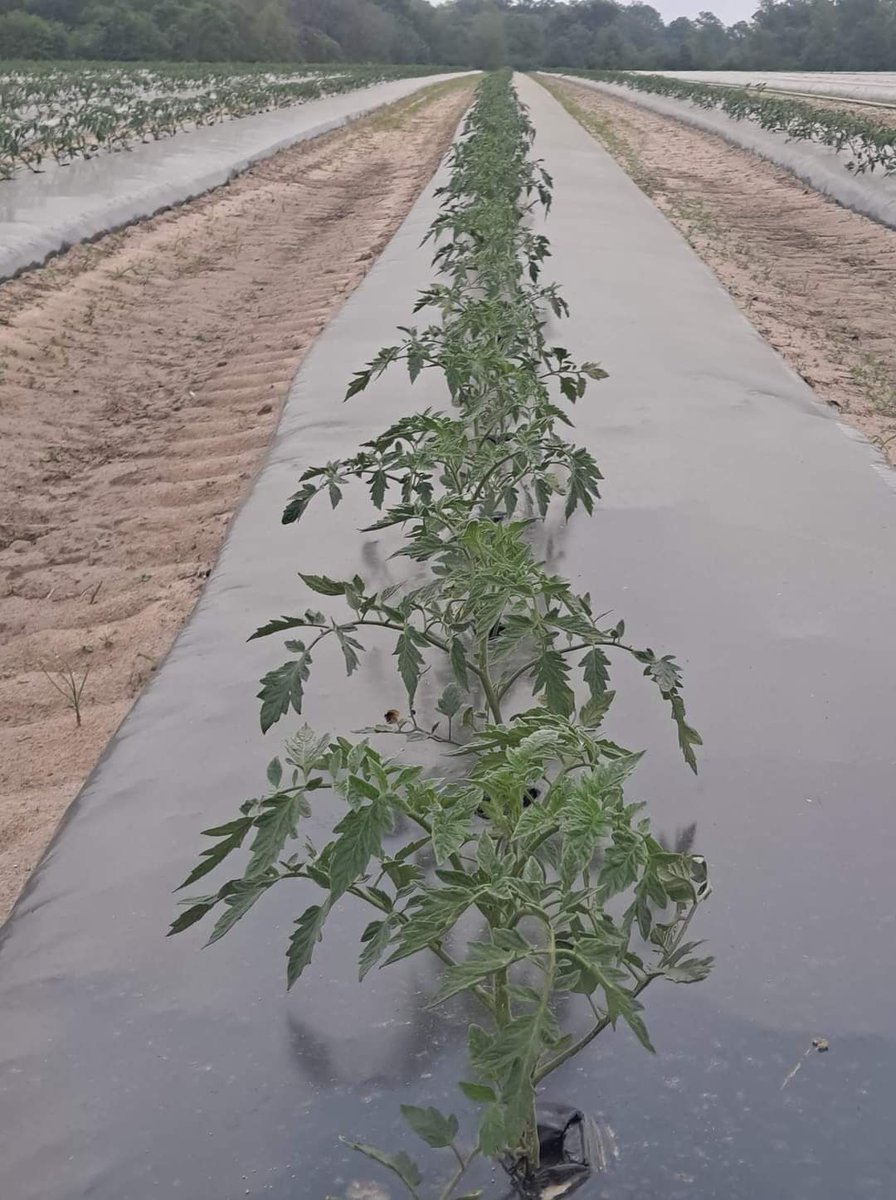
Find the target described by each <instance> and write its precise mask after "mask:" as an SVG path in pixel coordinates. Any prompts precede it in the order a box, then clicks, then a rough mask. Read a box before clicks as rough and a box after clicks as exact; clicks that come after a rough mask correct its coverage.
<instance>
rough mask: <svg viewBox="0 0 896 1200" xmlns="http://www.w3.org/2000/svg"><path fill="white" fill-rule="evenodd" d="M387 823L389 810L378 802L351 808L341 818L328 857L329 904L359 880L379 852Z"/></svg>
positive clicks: (388, 825) (388, 822) (389, 824)
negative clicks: (335, 838) (336, 835)
mask: <svg viewBox="0 0 896 1200" xmlns="http://www.w3.org/2000/svg"><path fill="white" fill-rule="evenodd" d="M390 826H391V817H390V813H389V809H388V807H386V806H385V805H383V804H382V803H379V802H375V803H373V804H367V805H365V806H364V807H363V808H355V809H352V810H351V812H348V813H346V815H345V816H344V817H343V818H342V820H341V821H340V822H339V824H338V825H337V826H336V829H335V832H336V833H337V834H339V837H338V838H337V840H336V841H335V842H333V843H332V850H331V853H330V859H329V866H330V903H331V904H333V903H335V902H336V900H338V899H339V897H340V896H342V895H343V894H344V893H345V892H346V891H347V889H348V888H350V887H351V886H352V884H354V883H356V882H357V881H358V879H359V878H360V877H361V876H362V875H363V874H364V872H365V871H366V870H367V864H368V863H369V862H370V859H371V857H372V856H373V855H375V854H382V841H383V834H384V833H386V832H387V831H388V829H389V828H390Z"/></svg>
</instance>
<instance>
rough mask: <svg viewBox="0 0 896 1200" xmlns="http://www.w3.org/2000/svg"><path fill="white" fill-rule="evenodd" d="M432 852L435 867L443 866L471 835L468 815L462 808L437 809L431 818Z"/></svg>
mask: <svg viewBox="0 0 896 1200" xmlns="http://www.w3.org/2000/svg"><path fill="white" fill-rule="evenodd" d="M431 830H432V851H433V855H434V857H435V860H436V866H439V867H441V866H443V865H444V864H445V863H446V862H447V861H448V859H449V858H450V857H451V856H452V854H456V853H457V851H458V850H459V849H460V848H461V846H462V845H463V844H464V841H465V840H466V839H467V837H469V836H470V835H471V830H470V814H469V813H468V812H466V811H465V810H464V809H463V808H460V809H458V808H453V807H452V808H444V807H441V808H437V809H436V810H435V812H434V813H433V816H432V822H431Z"/></svg>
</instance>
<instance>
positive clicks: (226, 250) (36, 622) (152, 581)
mask: <svg viewBox="0 0 896 1200" xmlns="http://www.w3.org/2000/svg"><path fill="white" fill-rule="evenodd" d="M472 86H473V85H472V83H470V82H469V81H462V82H461V81H458V82H457V83H450V84H445V85H439V86H436V87H435V88H432V89H427V90H426V91H425V92H423V93H418V94H417V95H415V96H413V97H411V98H409V99H407V100H404V101H401V102H400V103H398V104H396V105H393V106H391V107H390V108H389V109H387V110H384V111H383V112H382V113H379V114H375V115H373V116H371V117H368V118H366V119H365V120H363V121H361V122H359V123H357V124H355V125H353V126H351V127H350V128H349V129H346V130H341V131H339V132H336V133H334V134H330V135H328V136H327V137H325V138H321V139H317V140H315V141H313V142H306V143H304V144H303V145H299V146H296V147H293V148H291V149H289V150H286V151H284V152H283V153H281V154H279V155H277V156H276V157H274V158H272V159H269V160H267V161H266V162H264V163H261V164H259V165H258V166H256V167H254V168H253V169H252V170H250V171H249V172H247V173H246V174H245V175H242V176H240V178H239V179H237V180H236V181H235V182H233V183H232V184H231V185H229V186H228V187H225V188H220V189H218V190H216V191H214V192H211V193H209V194H208V195H207V196H205V197H202V198H200V199H199V200H197V201H195V202H193V203H191V204H189V205H185V206H184V207H182V208H178V209H176V210H173V211H171V212H169V213H166V214H163V215H161V216H159V217H156V218H153V219H152V220H150V221H146V222H143V223H141V224H139V225H135V226H133V227H131V228H130V229H127V230H124V231H122V232H120V233H116V234H111V235H109V236H108V237H106V238H103V239H102V240H101V241H99V242H97V243H95V244H93V245H90V246H81V247H76V248H74V249H72V250H71V251H69V252H68V253H67V254H65V255H63V256H61V257H59V258H57V259H54V260H53V261H52V262H51V264H50V265H49V266H47V267H45V268H43V269H42V270H39V271H34V272H31V273H29V274H28V275H25V276H23V277H21V278H20V279H18V280H14V281H12V282H10V283H7V284H5V285H3V286H0V919H2V916H3V915H4V913H5V912H6V911H7V910H8V908H9V906H10V904H11V903H12V901H13V900H14V898H15V896H16V895H17V894H18V891H19V889H20V888H21V886H22V884H23V883H24V881H25V878H26V877H27V874H28V872H29V871H30V870H31V868H32V867H33V866H34V864H35V862H36V861H37V859H38V857H39V856H40V853H41V851H42V850H43V848H44V846H45V845H46V843H47V840H48V838H49V837H50V835H51V834H52V832H53V830H54V829H55V827H56V824H57V823H58V821H59V818H60V816H61V815H62V813H63V812H64V811H65V809H66V807H67V806H68V804H69V803H70V801H71V800H72V798H73V797H74V795H75V794H76V792H77V791H78V789H79V787H80V786H81V784H82V783H83V781H84V779H85V777H86V775H87V774H88V772H89V771H90V769H91V767H92V766H93V764H94V763H95V761H96V759H97V757H98V756H99V754H100V752H101V751H102V749H103V747H104V746H105V744H106V742H107V740H108V738H109V737H110V735H111V734H112V732H113V731H114V730H115V728H116V726H117V725H118V724H119V722H120V721H121V719H122V717H123V716H124V715H125V713H126V712H127V710H128V708H129V707H130V705H131V704H132V703H133V701H134V698H135V697H136V695H137V694H138V693H139V691H140V689H141V688H142V686H143V685H144V683H145V682H146V680H147V679H148V678H149V677H150V675H151V674H152V672H153V671H154V670H155V669H156V667H157V665H158V664H159V662H160V661H161V659H162V657H163V656H164V654H165V653H166V651H167V650H168V648H169V646H170V644H171V642H172V640H173V639H174V636H175V634H176V633H177V631H178V630H179V628H180V627H181V625H182V624H183V622H184V620H185V618H186V617H187V615H188V613H189V611H190V609H191V608H192V606H193V603H194V601H195V600H196V597H197V595H198V593H199V591H200V589H201V587H202V583H203V580H204V579H205V578H206V576H207V575H208V573H209V570H210V567H211V565H212V563H213V562H214V559H215V556H216V554H217V552H218V549H219V547H220V544H221V541H222V538H223V535H224V533H225V531H226V528H227V524H228V521H229V520H230V517H231V515H232V513H233V511H234V509H235V508H236V507H237V505H238V504H239V502H240V500H241V498H242V496H243V495H244V493H245V491H246V490H247V488H248V486H249V482H250V480H251V478H252V476H253V474H254V472H255V470H256V468H257V467H258V466H259V464H260V461H261V459H262V457H263V455H264V452H265V449H266V447H267V445H268V442H269V440H270V437H271V434H272V432H273V430H274V427H275V426H276V423H277V420H278V416H279V412H280V409H281V406H282V404H283V401H284V400H285V398H286V394H287V391H288V388H289V385H290V382H291V380H292V378H293V375H294V374H295V371H296V369H297V367H298V365H299V363H300V362H301V360H302V357H303V356H304V354H305V353H306V351H307V350H308V347H309V346H310V344H311V342H312V341H313V339H314V337H315V335H316V334H317V333H318V332H319V331H320V330H321V329H322V328H323V326H324V325H325V324H326V322H327V321H328V320H329V318H330V317H331V316H332V315H333V313H334V312H335V311H336V310H337V309H338V308H339V306H340V305H341V304H342V303H343V301H344V299H345V298H346V296H347V295H348V294H349V293H351V292H352V291H353V290H354V288H355V287H357V285H358V284H359V282H360V281H361V279H362V278H363V276H364V275H365V273H366V272H367V270H368V269H369V267H370V265H371V264H372V262H373V261H374V260H375V258H376V256H377V254H378V253H379V251H380V250H381V249H382V248H383V246H384V245H385V244H386V242H387V241H388V240H389V238H390V237H391V236H392V234H393V232H394V231H395V229H396V227H397V226H398V224H399V223H400V221H401V220H402V218H403V217H404V216H405V214H406V213H407V211H408V209H409V208H410V207H411V205H412V203H413V201H414V200H415V199H416V197H417V195H418V193H419V192H420V191H421V189H422V188H423V186H424V185H425V183H426V182H427V181H428V180H429V178H430V177H431V175H432V173H433V171H434V169H435V167H436V165H437V164H438V161H439V159H440V157H441V156H442V154H443V153H444V151H445V150H446V148H447V146H448V143H449V141H450V139H451V136H452V134H453V132H454V129H455V128H456V125H457V123H458V121H459V120H460V117H461V115H462V113H463V110H464V108H465V107H466V105H467V104H468V103H469V99H470V95H471V92H472ZM356 365H357V364H352V363H347V364H346V372H347V374H348V373H349V371H350V368H352V367H353V366H356ZM69 673H70V675H69ZM85 675H86V682H84V684H83V695H82V697H81V724H80V726H78V725H77V724H76V719H75V713H74V712H73V710H72V709H71V708H70V707H69V706H68V703H67V697H66V695H65V694H64V693H65V692H66V690H67V688H68V687H70V686H72V685H73V686H74V687H75V688H76V689H77V687H78V686H79V685H80V684H81V683H82V681H84V679H85ZM67 679H69V680H70V682H69V683H68V684H67V683H66V680H67ZM60 689H61V690H60Z"/></svg>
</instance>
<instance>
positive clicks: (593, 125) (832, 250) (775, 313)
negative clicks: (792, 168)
mask: <svg viewBox="0 0 896 1200" xmlns="http://www.w3.org/2000/svg"><path fill="white" fill-rule="evenodd" d="M539 82H541V83H543V84H544V85H545V86H546V87H547V88H548V90H549V91H551V92H552V93H553V94H554V95H555V96H556V97H557V98H558V99H559V100H560V101H561V102H562V103H563V104H565V106H566V107H567V109H568V110H569V111H570V113H571V114H572V115H573V116H575V117H576V118H577V119H578V120H579V121H580V122H581V123H582V124H583V125H584V126H585V128H586V129H588V130H589V132H590V133H592V134H593V135H594V136H595V137H596V138H598V140H599V141H601V142H602V144H603V145H604V147H605V148H606V149H607V150H608V151H609V153H610V154H612V155H613V156H614V158H616V159H617V161H618V162H619V163H620V165H621V166H622V167H623V168H624V169H625V170H626V171H627V172H628V174H629V175H630V176H631V177H632V178H633V179H634V181H635V182H636V183H637V184H638V186H639V187H640V188H641V189H642V191H644V192H645V193H646V194H647V195H648V196H649V197H650V198H651V199H652V200H653V202H654V203H655V204H656V206H657V207H658V208H659V209H660V210H661V212H663V213H664V214H665V216H666V217H668V219H669V220H670V221H671V222H672V223H673V224H674V225H675V226H676V228H678V229H679V230H680V231H681V233H682V234H683V235H684V237H685V238H686V239H687V240H688V242H689V243H690V244H691V246H692V247H693V248H694V250H695V251H696V252H697V254H699V255H700V257H701V258H702V259H703V261H704V262H705V263H706V264H707V265H708V266H709V267H710V268H711V269H712V270H713V271H714V273H715V274H716V276H717V277H718V279H719V281H720V282H721V283H722V284H723V285H724V286H725V287H726V288H727V290H728V291H729V292H730V293H731V295H732V296H733V298H734V300H735V301H736V303H737V304H738V306H739V307H740V308H741V309H742V311H743V312H744V314H745V315H746V316H747V317H748V319H749V320H750V322H751V323H752V324H753V325H754V326H755V328H756V329H758V330H759V332H760V333H761V334H762V335H763V337H764V338H765V339H766V340H767V341H768V342H770V343H771V345H772V346H774V347H775V349H776V350H777V351H778V352H779V354H781V356H782V357H783V358H784V359H785V360H786V361H787V362H788V363H789V365H790V366H791V367H793V368H794V370H796V371H797V372H798V373H799V374H800V375H801V376H802V377H803V379H805V380H806V382H807V383H808V384H809V385H810V387H812V388H813V389H814V390H815V392H816V394H817V395H818V396H819V397H821V398H822V399H823V400H825V401H827V403H828V404H830V405H832V406H833V407H834V408H836V409H837V410H838V412H839V413H840V414H841V416H842V419H843V421H844V422H845V423H848V424H849V425H851V426H852V427H853V428H855V429H857V430H858V431H859V432H860V433H862V434H864V436H865V437H867V438H868V439H869V440H871V441H872V442H874V444H875V445H877V446H878V448H879V449H880V450H881V451H882V452H883V454H884V455H885V457H887V458H888V459H889V461H890V462H891V463H894V464H896V341H894V339H893V335H892V330H893V312H894V311H896V232H894V231H893V230H890V229H886V228H885V227H884V226H882V225H878V224H876V223H875V222H874V221H871V220H869V219H868V218H867V217H863V216H860V215H858V214H857V213H853V212H850V211H849V210H848V209H845V208H841V207H840V206H839V205H838V204H836V203H835V202H834V201H832V200H829V199H827V197H825V196H822V195H820V194H819V193H818V192H815V191H813V190H811V189H810V188H807V187H806V186H805V184H803V183H800V182H799V180H797V179H795V178H794V177H793V176H792V175H789V174H788V173H787V172H786V171H784V170H782V169H781V168H780V167H777V166H775V165H774V164H772V163H769V162H767V161H766V160H765V159H762V158H759V157H758V156H757V155H755V154H751V153H750V152H749V151H746V150H742V149H739V148H738V147H736V146H731V145H729V144H728V143H727V142H725V141H724V140H723V139H722V138H720V137H715V136H714V135H712V134H709V133H704V132H702V131H700V130H697V129H693V128H691V127H690V126H688V125H685V124H682V123H679V122H678V121H674V120H671V119H669V118H667V117H663V116H660V115H658V114H657V113H653V112H649V111H648V110H646V109H644V108H641V107H640V106H639V105H638V104H637V103H636V102H634V101H632V102H629V101H626V100H619V99H617V98H616V97H613V96H609V95H605V94H603V93H600V92H596V91H594V90H593V89H591V88H587V87H581V86H578V85H576V84H571V83H566V82H563V83H559V82H558V81H556V80H552V79H550V78H549V77H544V76H540V77H539ZM595 202H597V200H596V201H595ZM794 449H795V451H796V452H798V447H795V448H794Z"/></svg>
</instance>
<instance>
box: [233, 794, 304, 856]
mask: <svg viewBox="0 0 896 1200" xmlns="http://www.w3.org/2000/svg"><path fill="white" fill-rule="evenodd" d="M310 816H311V806H310V804H309V803H308V801H307V799H306V798H305V796H304V794H303V793H302V792H291V793H279V794H277V795H274V796H270V797H268V799H266V800H265V801H264V812H263V813H262V815H261V816H260V817H257V818H256V820H255V828H256V831H257V832H256V834H255V840H254V841H253V843H252V846H251V851H252V857H251V858H250V859H249V865H248V866H247V867H246V875H247V877H248V876H249V875H258V874H259V873H260V872H262V871H266V870H267V869H268V867H271V866H273V864H274V863H275V862H276V861H277V859H278V858H279V857H280V856H281V854H282V853H283V850H284V847H285V845H286V842H287V840H288V839H289V838H294V837H295V836H296V833H297V828H298V823H299V818H300V817H310Z"/></svg>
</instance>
